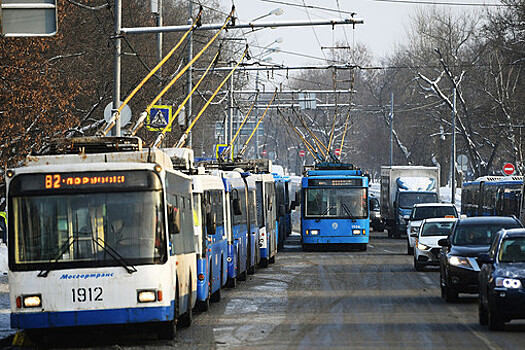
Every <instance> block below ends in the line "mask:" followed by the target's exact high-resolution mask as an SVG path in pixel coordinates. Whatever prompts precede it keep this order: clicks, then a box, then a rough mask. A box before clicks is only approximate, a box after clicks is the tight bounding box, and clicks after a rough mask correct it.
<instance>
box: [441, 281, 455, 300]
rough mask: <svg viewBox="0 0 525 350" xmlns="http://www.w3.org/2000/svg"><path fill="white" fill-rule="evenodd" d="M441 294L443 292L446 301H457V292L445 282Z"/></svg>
mask: <svg viewBox="0 0 525 350" xmlns="http://www.w3.org/2000/svg"><path fill="white" fill-rule="evenodd" d="M442 294H444V296H445V301H446V302H447V303H455V302H457V301H458V292H456V291H454V290H452V289H451V288H450V287H449V286H447V284H446V283H445V286H444V290H442Z"/></svg>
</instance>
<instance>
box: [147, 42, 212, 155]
mask: <svg viewBox="0 0 525 350" xmlns="http://www.w3.org/2000/svg"><path fill="white" fill-rule="evenodd" d="M219 54H220V50H219V51H217V53H216V54H215V57H213V60H211V62H210V64H209V65H208V68H206V70H205V71H204V74H203V75H202V76H201V77H200V79H199V81H198V82H197V83H196V84H195V86H193V88H192V89H191V91H190V93H189V94H188V96H186V98H185V99H184V100H183V101H182V103H181V104H180V105H179V108H177V110H176V111H175V113H174V114H173V117H172V118H171V119H170V121H169V122H168V125H166V126H165V127H164V129H162V131H161V132H160V134H159V135H158V136H157V139H156V140H155V142H154V147H157V145H159V144H160V143H161V142H162V139H163V138H164V135H165V134H166V131H168V130H169V129H170V127H171V124H173V121H174V120H175V119H176V118H177V116H178V115H179V113H180V112H181V111H182V109H183V108H184V106H185V105H186V103H187V102H188V101H189V100H190V97H191V96H192V95H193V93H194V92H195V90H197V88H198V87H199V85H200V84H201V83H202V81H203V80H204V78H205V77H206V75H207V74H208V72H209V71H210V69H211V67H213V65H214V64H216V63H217V59H218V58H219ZM143 113H145V112H143Z"/></svg>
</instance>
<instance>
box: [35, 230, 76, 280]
mask: <svg viewBox="0 0 525 350" xmlns="http://www.w3.org/2000/svg"><path fill="white" fill-rule="evenodd" d="M77 239H78V237H71V238H69V237H68V240H67V241H65V242H64V243H63V244H62V245H61V246H60V247H58V249H57V250H58V253H57V256H56V258H52V259H49V261H48V262H47V263H48V264H51V263H52V262H55V263H56V262H57V261H58V259H60V257H61V256H62V255H63V254H64V253H65V252H66V251H67V250H68V249H69V247H71V245H72V244H73V243H75V241H76V240H77ZM49 271H51V269H49V268H48V269H47V270H42V271H40V272H39V273H38V275H36V276H37V277H47V275H48V274H49Z"/></svg>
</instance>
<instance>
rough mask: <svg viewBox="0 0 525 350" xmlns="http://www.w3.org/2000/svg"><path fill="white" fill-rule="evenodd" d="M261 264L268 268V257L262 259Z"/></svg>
mask: <svg viewBox="0 0 525 350" xmlns="http://www.w3.org/2000/svg"><path fill="white" fill-rule="evenodd" d="M259 266H260V267H264V268H267V267H268V259H261V262H260V263H259Z"/></svg>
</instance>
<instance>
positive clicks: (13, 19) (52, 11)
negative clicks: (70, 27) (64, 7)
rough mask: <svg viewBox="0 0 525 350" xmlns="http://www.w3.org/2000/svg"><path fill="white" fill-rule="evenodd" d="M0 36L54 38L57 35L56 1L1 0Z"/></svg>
mask: <svg viewBox="0 0 525 350" xmlns="http://www.w3.org/2000/svg"><path fill="white" fill-rule="evenodd" d="M0 5H1V6H0V34H1V35H3V36H7V37H16V36H19V37H20V36H22V37H25V36H52V35H55V34H56V33H57V27H58V20H57V2H56V0H0Z"/></svg>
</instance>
